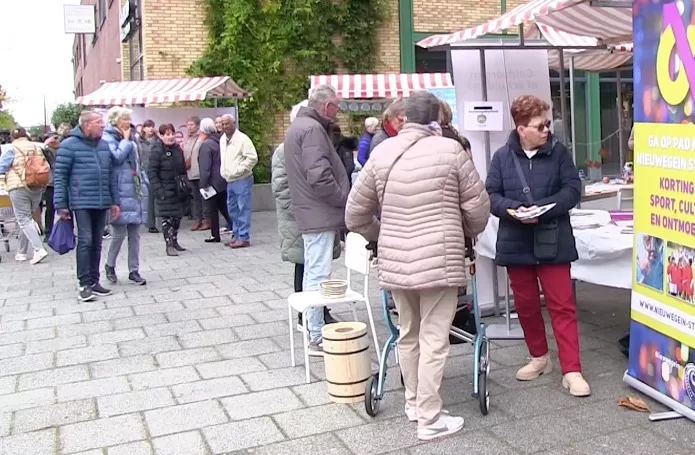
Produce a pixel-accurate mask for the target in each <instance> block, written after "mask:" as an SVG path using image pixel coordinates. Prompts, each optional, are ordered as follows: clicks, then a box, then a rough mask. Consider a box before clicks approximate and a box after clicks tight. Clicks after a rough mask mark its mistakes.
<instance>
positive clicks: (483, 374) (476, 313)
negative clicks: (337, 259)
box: [364, 245, 490, 417]
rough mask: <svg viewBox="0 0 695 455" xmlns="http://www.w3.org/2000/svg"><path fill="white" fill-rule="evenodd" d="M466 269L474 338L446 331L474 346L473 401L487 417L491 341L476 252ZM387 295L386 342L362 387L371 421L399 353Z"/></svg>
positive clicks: (456, 330)
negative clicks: (480, 295)
mask: <svg viewBox="0 0 695 455" xmlns="http://www.w3.org/2000/svg"><path fill="white" fill-rule="evenodd" d="M369 249H370V250H371V251H372V258H373V259H374V260H375V261H376V260H378V259H376V245H373V246H370V247H369ZM466 259H467V267H468V271H469V273H470V277H471V289H472V294H473V295H472V297H473V299H472V300H473V311H472V313H473V317H474V322H475V327H476V332H477V333H476V334H471V333H468V332H466V331H464V330H462V329H460V328H458V327H454V326H452V327H451V328H450V329H449V334H450V335H451V336H452V337H454V338H456V339H458V340H461V341H464V342H468V343H472V344H473V352H474V354H475V355H474V356H473V397H474V398H477V399H478V402H479V404H480V412H481V413H482V414H483V415H487V414H488V412H489V410H490V392H489V390H488V387H487V379H488V376H489V374H490V341H489V339H488V338H487V337H486V336H485V324H484V323H483V322H482V320H481V316H480V308H479V307H478V297H477V288H476V279H475V251H474V250H473V248H471V249H470V251H467V253H466ZM389 298H390V292H388V291H385V290H382V291H381V306H382V310H383V312H384V321H386V326H387V327H388V330H389V338H388V340H386V343H385V344H384V348H383V350H382V353H381V360H380V362H379V371H378V372H377V373H374V374H373V375H372V376H371V377H370V378H369V380H368V381H367V384H366V386H365V392H364V407H365V410H366V411H367V414H369V415H370V416H372V417H375V416H376V415H377V414H378V413H379V406H380V404H381V400H382V399H383V398H384V384H385V383H386V372H387V366H386V361H387V360H388V357H389V354H390V353H391V351H392V350H393V351H394V355H395V356H396V362H397V363H398V351H397V350H395V348H396V347H397V344H398V337H399V328H398V326H397V325H396V324H395V323H394V322H393V319H392V313H391V311H389V309H388V302H389ZM401 384H403V375H402V374H401Z"/></svg>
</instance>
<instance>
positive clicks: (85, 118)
mask: <svg viewBox="0 0 695 455" xmlns="http://www.w3.org/2000/svg"><path fill="white" fill-rule="evenodd" d="M93 115H98V116H99V117H101V115H99V113H98V112H94V111H82V112H81V113H80V119H79V120H78V123H79V124H80V126H85V125H86V124H87V123H89V121H90V120H91V119H92V116H93ZM61 126H63V125H62V124H61Z"/></svg>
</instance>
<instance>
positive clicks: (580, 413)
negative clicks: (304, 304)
mask: <svg viewBox="0 0 695 455" xmlns="http://www.w3.org/2000/svg"><path fill="white" fill-rule="evenodd" d="M203 238H204V235H203V234H197V235H195V236H194V235H192V234H190V233H188V232H184V233H183V234H182V236H181V242H182V243H183V244H184V245H185V246H187V247H189V249H190V250H189V252H187V253H185V254H183V255H182V256H181V257H179V258H168V257H166V256H165V255H164V248H163V242H162V240H161V238H160V236H158V235H151V234H143V252H142V263H143V265H142V274H143V275H144V276H145V277H146V278H147V279H148V280H149V284H148V285H147V286H146V287H142V288H137V287H133V286H130V285H126V284H122V285H117V286H115V287H114V291H115V294H114V295H113V296H111V297H108V298H103V299H100V300H98V301H96V302H93V303H85V304H78V303H77V301H76V298H75V283H74V281H75V280H74V257H73V256H72V255H67V256H66V257H55V256H53V257H51V258H50V260H49V261H47V263H46V264H42V265H38V266H34V267H32V266H30V265H29V264H27V263H23V264H17V263H15V262H14V261H13V260H12V256H11V255H7V254H4V253H3V262H2V264H0V437H2V439H1V440H0V454H2V455H48V454H73V453H80V454H82V455H87V454H88V455H106V454H108V455H125V454H129V455H136V454H137V455H141V454H142V455H145V454H157V455H164V454H167V455H173V454H185V455H197V454H220V453H233V454H237V453H238V454H241V453H257V454H293V455H300V454H305V453H306V454H312V455H327V454H332V455H338V454H378V453H379V454H380V453H389V452H393V453H398V454H449V453H463V454H468V455H473V454H495V455H507V454H529V453H545V454H554V455H560V454H566V455H569V454H571V455H579V454H585V455H599V454H610V455H618V454H623V453H624V454H631V455H638V454H649V455H653V454H656V453H659V454H669V455H675V454H686V453H693V450H694V449H695V436H693V428H694V427H693V426H692V424H691V423H690V422H687V421H685V420H680V421H674V422H667V423H658V424H650V423H648V421H647V418H646V415H644V414H638V413H634V412H630V411H624V410H622V409H618V408H617V407H616V406H615V401H616V399H617V398H618V397H620V396H621V395H625V394H633V395H636V394H637V393H636V392H634V391H631V390H630V389H628V388H627V387H626V386H625V385H623V383H622V381H621V377H622V373H623V371H624V370H625V367H626V362H625V360H624V359H623V357H622V356H621V355H620V353H619V352H618V351H617V349H616V347H615V340H616V339H617V338H619V337H620V336H621V335H622V334H623V331H624V330H625V328H626V324H627V318H628V316H627V305H628V293H627V292H622V291H615V290H611V289H607V288H597V287H593V286H588V285H580V286H579V289H578V292H579V307H580V309H581V311H580V320H581V322H580V332H581V336H582V348H583V362H584V368H585V371H586V375H587V377H588V379H589V380H590V382H591V385H592V388H593V392H594V393H593V395H592V396H591V397H590V398H588V399H575V398H571V397H569V396H568V395H567V394H566V393H565V392H564V391H563V390H562V388H561V386H560V376H559V373H553V374H552V375H550V376H548V377H544V378H541V379H540V380H538V381H536V382H533V383H526V384H521V383H518V382H516V381H515V380H514V379H513V378H514V373H515V371H516V368H517V367H518V366H519V365H520V364H522V363H523V362H524V361H525V357H526V355H527V353H526V350H525V348H524V346H523V345H522V344H520V343H515V342H504V343H495V344H494V347H493V351H492V361H493V365H492V373H491V375H492V378H491V383H490V390H491V395H492V398H491V399H492V409H491V411H490V414H489V415H488V416H487V417H482V416H481V415H480V413H479V411H478V408H477V402H476V401H474V400H473V399H472V398H470V391H471V386H470V380H471V369H472V357H471V354H470V352H471V350H470V347H469V346H468V345H460V346H456V347H454V348H453V349H452V356H451V359H450V361H449V363H448V365H447V369H446V373H445V377H446V379H445V381H444V384H443V388H442V393H443V396H444V400H445V403H446V406H447V408H448V409H449V410H450V411H451V412H452V413H455V414H462V415H464V416H465V417H466V427H465V431H464V432H462V433H460V434H459V435H456V436H454V437H451V438H448V439H446V440H443V441H441V442H437V443H431V444H426V445H423V444H419V443H418V441H417V440H416V438H415V427H414V426H413V424H409V423H408V422H407V421H406V419H405V418H404V416H403V415H402V409H403V404H404V403H403V397H402V391H400V390H396V389H400V383H399V381H398V377H397V375H396V374H392V375H391V376H390V380H389V382H388V389H389V393H388V394H387V395H386V398H385V401H384V402H383V404H382V411H381V414H380V415H379V416H378V417H377V418H376V419H372V418H370V417H368V416H367V415H366V414H365V412H364V410H363V406H362V405H355V406H347V405H336V404H331V403H330V402H329V400H328V399H327V397H326V394H325V384H324V383H323V382H322V381H321V380H322V378H323V377H324V372H323V366H322V363H320V361H315V363H314V364H312V374H313V376H314V382H312V384H309V385H306V384H304V371H303V367H302V366H301V365H300V366H298V367H297V368H294V369H293V368H291V367H290V359H289V353H288V345H289V341H288V339H289V337H288V331H287V325H286V324H287V323H286V320H285V317H286V310H285V308H286V307H285V300H284V298H285V297H287V295H288V294H289V293H290V292H291V291H292V289H291V287H292V275H291V273H292V268H291V267H290V266H289V265H288V264H284V263H282V262H281V261H280V259H279V252H278V246H277V236H276V231H275V217H274V214H272V213H261V214H254V229H253V240H254V245H253V247H252V248H249V249H246V250H242V251H230V250H228V249H224V248H222V247H220V246H219V245H209V244H205V243H203ZM105 246H108V242H105ZM124 258H125V255H124V254H123V258H122V259H124ZM343 270H344V269H343V268H342V267H339V269H338V272H337V274H338V275H342V274H343V273H344V272H343ZM118 272H119V274H120V276H121V277H125V276H126V274H125V270H124V263H119V267H118ZM376 297H377V292H376V289H375V290H374V292H372V298H373V301H374V302H375V303H374V307H375V308H377V306H378V304H377V302H378V299H377V298H376ZM341 310H344V309H338V310H336V313H337V316H338V317H340V316H341V315H342V316H343V317H345V318H347V317H348V313H341ZM378 315H379V313H378V312H377V318H378V319H379V320H380V319H381V318H380V317H379V316H378ZM361 317H362V320H365V318H364V314H361ZM379 330H380V333H381V335H382V340H383V339H384V332H385V330H384V329H383V324H381V323H379ZM298 352H299V351H298ZM392 364H393V362H392ZM650 404H652V406H653V408H655V409H659V406H658V405H654V404H653V403H651V402H650Z"/></svg>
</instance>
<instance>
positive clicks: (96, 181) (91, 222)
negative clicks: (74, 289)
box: [53, 112, 120, 302]
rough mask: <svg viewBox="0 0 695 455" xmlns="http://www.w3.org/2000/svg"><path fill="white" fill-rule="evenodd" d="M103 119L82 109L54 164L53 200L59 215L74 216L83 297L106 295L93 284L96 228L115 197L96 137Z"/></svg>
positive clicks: (112, 176) (107, 158)
mask: <svg viewBox="0 0 695 455" xmlns="http://www.w3.org/2000/svg"><path fill="white" fill-rule="evenodd" d="M103 132H104V121H103V119H102V118H101V115H99V114H97V113H96V112H83V113H82V114H81V115H80V124H79V126H78V127H76V128H74V129H73V130H72V131H71V132H70V135H69V136H68V137H67V138H66V139H65V140H64V141H63V142H61V143H60V148H59V149H58V153H57V157H56V162H55V169H54V193H55V194H54V196H53V204H54V205H55V208H56V210H57V212H58V214H59V216H60V218H61V219H70V217H71V214H70V212H72V214H73V215H72V216H74V220H75V224H76V225H77V254H76V257H77V279H78V280H79V284H80V289H79V298H80V300H81V301H83V302H87V301H90V300H94V298H95V296H97V295H99V296H106V295H110V294H111V291H110V290H109V289H106V288H104V287H103V286H102V285H101V284H99V263H100V261H101V241H102V232H103V230H104V226H105V224H106V214H107V212H108V211H109V210H110V211H111V219H113V220H115V219H116V218H118V214H119V211H120V207H119V206H120V200H119V196H118V185H117V183H118V182H117V181H116V173H115V172H113V169H112V165H111V152H110V151H109V146H108V144H107V143H106V142H105V141H104V140H103V139H102V138H101V134H102V133H103Z"/></svg>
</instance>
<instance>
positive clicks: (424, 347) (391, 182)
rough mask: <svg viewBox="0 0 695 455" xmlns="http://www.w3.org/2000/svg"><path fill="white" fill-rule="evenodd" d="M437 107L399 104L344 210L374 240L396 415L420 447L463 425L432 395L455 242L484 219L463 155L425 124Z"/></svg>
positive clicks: (481, 191) (444, 347) (452, 291)
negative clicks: (387, 300) (388, 322)
mask: <svg viewBox="0 0 695 455" xmlns="http://www.w3.org/2000/svg"><path fill="white" fill-rule="evenodd" d="M439 109H440V105H439V101H438V99H437V98H436V97H435V96H434V95H432V94H430V93H428V92H415V93H413V94H412V95H411V96H410V97H409V98H408V99H407V100H406V108H405V116H406V119H407V123H406V124H405V126H404V127H403V129H402V130H401V131H400V132H399V133H398V135H397V136H395V137H392V138H389V139H386V140H385V141H384V142H383V143H382V144H380V145H379V146H377V148H376V149H375V153H372V154H371V157H370V158H369V160H368V161H367V164H366V166H365V167H364V169H363V170H362V172H360V174H359V177H358V179H357V182H356V183H355V186H354V187H353V188H352V191H351V192H350V197H349V199H348V203H347V208H346V212H345V222H346V224H347V227H348V229H349V230H350V231H353V232H357V233H360V234H362V235H364V236H365V237H366V238H367V239H368V240H370V241H376V240H378V257H379V261H378V263H379V283H380V285H381V287H382V289H386V290H389V291H391V293H392V294H393V298H394V301H395V303H396V307H397V309H398V314H399V323H400V341H399V344H398V349H399V354H400V363H401V371H402V372H403V380H404V383H405V398H406V405H405V413H406V415H407V417H408V419H409V420H411V421H417V422H418V430H417V433H418V438H419V439H421V440H431V439H435V438H439V437H442V436H446V435H449V434H452V433H455V432H457V431H459V430H460V429H461V428H463V423H464V421H463V418H462V417H454V416H450V415H449V414H447V413H445V412H442V399H441V397H440V395H439V389H440V387H441V382H442V375H443V372H444V364H445V362H446V358H447V355H448V353H449V328H450V326H451V322H452V320H453V318H454V313H455V312H456V303H457V289H458V287H460V286H465V285H466V268H465V264H464V255H465V246H464V238H465V236H470V237H475V236H476V235H478V234H479V233H481V232H482V231H483V230H484V229H485V226H486V224H487V220H488V217H489V215H490V199H489V197H488V195H487V193H486V192H485V185H484V183H483V182H482V181H481V180H480V177H479V175H478V172H477V171H476V170H475V167H474V165H473V161H472V160H471V158H470V156H469V155H468V153H466V151H464V149H463V147H462V146H461V145H460V144H459V143H458V142H456V141H452V140H450V139H447V138H444V137H441V136H439V135H437V133H436V129H431V128H430V127H428V125H429V124H430V123H431V122H435V121H436V120H437V118H438V116H439ZM377 210H380V212H381V220H379V219H378V218H377V217H376V215H375V213H377Z"/></svg>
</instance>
